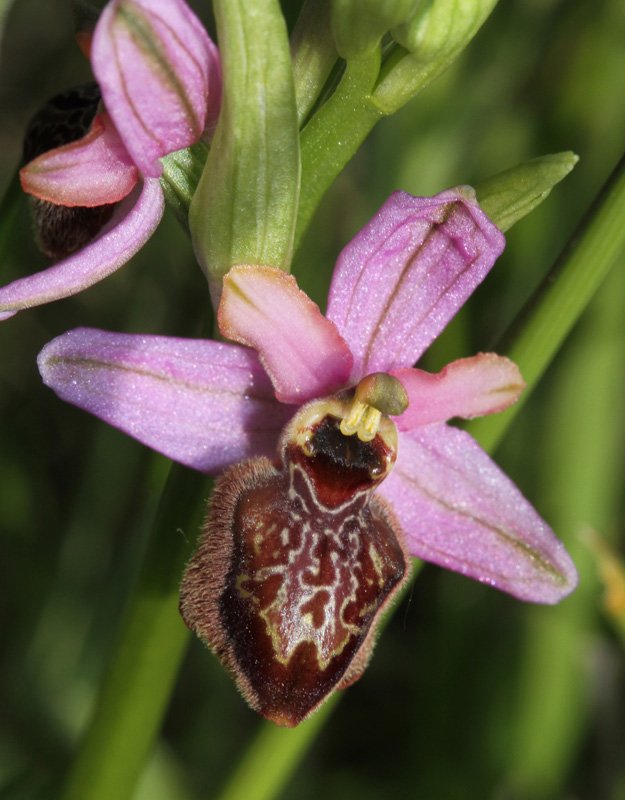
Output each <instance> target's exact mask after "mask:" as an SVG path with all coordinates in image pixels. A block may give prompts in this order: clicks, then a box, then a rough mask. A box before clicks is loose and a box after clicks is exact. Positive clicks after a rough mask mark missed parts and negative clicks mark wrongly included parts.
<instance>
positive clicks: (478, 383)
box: [392, 353, 525, 431]
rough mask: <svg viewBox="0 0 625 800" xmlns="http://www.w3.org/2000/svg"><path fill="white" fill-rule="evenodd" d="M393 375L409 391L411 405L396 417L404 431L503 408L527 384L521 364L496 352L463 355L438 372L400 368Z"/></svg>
mask: <svg viewBox="0 0 625 800" xmlns="http://www.w3.org/2000/svg"><path fill="white" fill-rule="evenodd" d="M392 374H393V375H394V377H396V378H397V379H398V380H399V381H400V382H401V383H402V385H403V387H404V389H405V390H406V392H407V393H408V400H409V405H408V408H407V409H406V411H405V412H404V413H403V414H402V415H401V416H400V417H397V418H396V419H395V423H396V424H397V427H398V428H399V430H402V431H409V430H412V429H413V428H416V427H417V426H419V425H428V424H429V423H431V422H445V420H448V419H451V418H452V417H463V418H464V419H471V417H482V416H484V415H486V414H494V413H496V412H497V411H503V410H504V408H507V407H508V406H510V405H512V403H515V402H516V401H517V400H518V399H519V395H520V394H521V392H522V391H523V388H524V387H525V382H524V381H523V378H522V377H521V373H520V372H519V368H518V367H517V365H516V364H514V363H513V362H512V361H510V359H508V358H504V357H503V356H498V355H495V353H480V354H479V355H477V356H473V357H472V358H461V359H459V360H458V361H453V362H452V363H451V364H448V365H447V366H446V367H445V368H444V369H442V370H441V371H440V372H438V373H436V374H435V375H433V374H432V373H431V372H425V371H424V370H422V369H398V370H394V371H393V373H392Z"/></svg>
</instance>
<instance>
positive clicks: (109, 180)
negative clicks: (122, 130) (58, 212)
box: [20, 114, 139, 208]
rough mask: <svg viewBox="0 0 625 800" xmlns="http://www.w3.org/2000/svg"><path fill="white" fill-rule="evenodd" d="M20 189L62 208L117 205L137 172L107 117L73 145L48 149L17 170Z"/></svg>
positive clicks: (99, 119) (131, 186) (97, 120)
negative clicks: (20, 184) (18, 171)
mask: <svg viewBox="0 0 625 800" xmlns="http://www.w3.org/2000/svg"><path fill="white" fill-rule="evenodd" d="M20 180H21V183H22V189H23V190H24V191H25V192H26V193H27V194H32V195H34V196H35V197H38V198H39V199H40V200H47V201H48V202H50V203H55V204H56V205H61V206H83V207H87V208H91V207H93V206H103V205H106V204H107V203H117V202H118V201H119V200H122V199H123V198H124V197H126V195H127V194H129V193H130V192H131V191H132V190H133V189H134V187H135V186H136V184H137V181H138V180H139V171H138V169H137V167H136V166H135V164H134V162H133V161H132V159H131V158H130V156H129V154H128V152H127V151H126V148H125V147H124V144H123V142H122V140H121V139H120V138H119V134H118V133H117V131H116V130H115V127H114V125H113V123H112V122H111V120H110V119H109V118H108V116H107V115H106V114H99V115H98V116H96V117H95V119H94V120H93V122H92V123H91V128H90V129H89V132H88V133H87V134H86V135H85V136H83V137H82V139H78V140H77V141H75V142H70V143H69V144H65V145H62V146H61V147H57V148H55V149H54V150H48V152H47V153H43V154H42V155H40V156H38V157H37V158H35V159H33V160H32V161H31V162H30V163H28V164H27V165H26V166H25V167H24V168H23V169H22V170H20Z"/></svg>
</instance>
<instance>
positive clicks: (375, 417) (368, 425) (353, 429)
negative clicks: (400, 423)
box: [340, 372, 408, 442]
mask: <svg viewBox="0 0 625 800" xmlns="http://www.w3.org/2000/svg"><path fill="white" fill-rule="evenodd" d="M407 407H408V395H407V394H406V390H405V389H404V387H403V386H402V385H401V383H400V382H399V381H398V380H397V378H393V376H392V375H387V374H386V373H385V372H375V373H373V374H372V375H367V377H366V378H363V379H362V380H361V381H360V383H359V384H358V386H357V387H356V391H355V392H354V399H353V401H352V403H351V405H350V407H349V410H348V412H347V414H346V415H345V416H344V417H343V419H342V420H341V424H340V429H341V433H342V434H343V435H344V436H353V435H354V434H356V435H357V436H358V438H359V439H360V440H361V441H362V442H370V441H371V440H372V439H374V438H375V435H376V434H377V432H378V429H379V427H380V422H381V420H382V415H383V414H384V415H385V416H386V415H389V414H392V415H394V416H398V415H399V414H402V413H403V412H404V411H405V410H406V408H407Z"/></svg>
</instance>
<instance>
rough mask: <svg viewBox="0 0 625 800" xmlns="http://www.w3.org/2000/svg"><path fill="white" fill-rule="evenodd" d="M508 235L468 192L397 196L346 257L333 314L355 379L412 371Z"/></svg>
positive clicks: (335, 285)
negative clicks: (344, 342)
mask: <svg viewBox="0 0 625 800" xmlns="http://www.w3.org/2000/svg"><path fill="white" fill-rule="evenodd" d="M504 243H505V240H504V237H503V234H502V233H501V231H499V230H498V229H497V228H496V227H495V226H494V225H493V223H492V222H491V221H490V220H489V219H488V217H487V216H486V215H485V214H484V213H483V211H482V210H481V209H480V208H479V206H478V205H477V202H476V201H475V195H474V193H473V190H472V189H470V188H469V187H461V188H458V189H450V190H448V191H446V192H443V193H442V194H439V195H436V196H435V197H413V196H412V195H409V194H406V193H405V192H395V193H394V194H392V195H391V196H390V197H389V199H388V200H387V201H386V203H384V205H383V206H382V208H381V209H380V210H379V211H378V213H377V214H376V215H375V217H373V219H372V220H371V221H370V222H369V223H368V224H367V225H365V227H364V228H363V229H362V230H361V231H360V233H358V234H357V235H356V236H355V237H354V238H353V239H352V240H351V242H350V243H349V244H348V245H347V246H346V247H345V248H344V249H343V251H342V253H341V255H340V256H339V259H338V262H337V265H336V268H335V271H334V278H333V280H332V285H331V287H330V294H329V298H328V311H327V316H328V318H329V319H331V320H333V321H334V322H335V323H336V326H337V328H338V329H339V332H340V333H341V335H342V336H343V338H344V339H345V341H346V342H347V343H348V345H349V347H350V349H351V351H352V353H353V355H354V373H353V378H354V379H355V380H358V379H359V378H361V377H363V376H364V375H367V374H368V373H371V372H388V371H389V370H392V369H400V368H402V367H411V366H412V365H413V364H415V363H416V361H417V359H418V358H419V357H420V356H421V354H422V353H423V352H424V350H425V349H426V348H427V346H428V345H429V344H430V343H431V342H432V340H433V339H434V338H436V336H438V334H439V333H440V332H441V331H442V330H443V328H444V327H445V326H446V325H447V323H448V322H449V320H450V319H451V318H452V317H453V316H454V315H455V314H456V312H457V311H458V310H459V308H460V307H461V306H462V305H463V303H464V302H465V301H466V300H467V298H468V297H469V295H470V294H471V293H472V292H473V290H474V289H475V287H476V286H477V285H478V284H479V283H480V282H481V281H482V280H483V279H484V277H485V276H486V275H487V273H488V271H489V270H490V268H491V267H492V266H493V264H494V263H495V260H496V259H497V257H498V256H499V255H500V253H501V251H502V250H503V248H504Z"/></svg>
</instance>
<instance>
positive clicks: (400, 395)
mask: <svg viewBox="0 0 625 800" xmlns="http://www.w3.org/2000/svg"><path fill="white" fill-rule="evenodd" d="M356 400H359V401H360V402H361V403H365V404H366V405H368V406H373V408H377V410H378V411H380V412H381V413H382V414H386V415H390V416H393V417H397V416H399V415H400V414H403V413H404V411H405V410H406V409H407V408H408V395H407V394H406V390H405V389H404V387H403V386H402V384H401V383H400V382H399V381H398V380H397V378H394V377H393V376H392V375H388V374H387V373H386V372H374V373H372V374H371V375H367V377H366V378H363V379H362V380H361V381H360V383H359V384H358V386H357V387H356Z"/></svg>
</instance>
